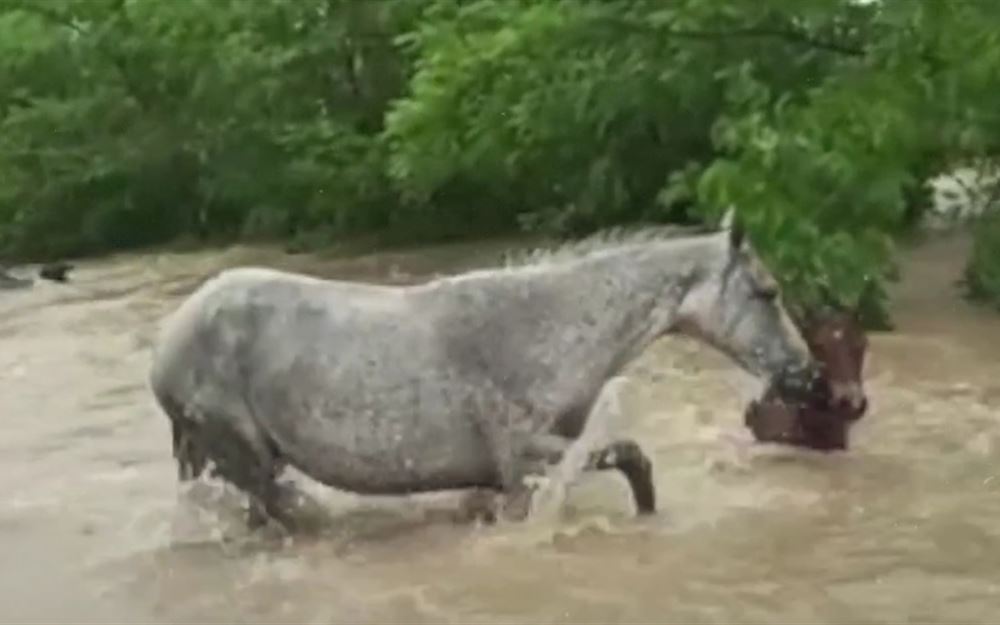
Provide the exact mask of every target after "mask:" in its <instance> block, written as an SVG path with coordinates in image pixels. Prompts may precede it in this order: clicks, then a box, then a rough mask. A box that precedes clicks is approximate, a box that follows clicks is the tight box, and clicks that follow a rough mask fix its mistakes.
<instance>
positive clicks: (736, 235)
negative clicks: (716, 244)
mask: <svg viewBox="0 0 1000 625" xmlns="http://www.w3.org/2000/svg"><path fill="white" fill-rule="evenodd" d="M722 229H723V230H728V231H729V246H730V247H731V248H733V249H734V250H738V249H740V248H741V247H743V242H744V241H745V240H746V230H745V229H744V228H743V224H742V223H740V222H739V220H738V219H736V209H735V208H734V207H733V206H730V207H729V208H728V209H726V214H725V215H723V216H722Z"/></svg>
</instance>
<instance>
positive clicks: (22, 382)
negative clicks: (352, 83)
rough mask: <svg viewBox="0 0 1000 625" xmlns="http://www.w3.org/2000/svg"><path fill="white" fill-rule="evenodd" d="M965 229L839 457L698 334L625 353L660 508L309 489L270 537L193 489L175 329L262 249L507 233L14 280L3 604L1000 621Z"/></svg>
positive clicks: (338, 264)
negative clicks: (176, 429) (478, 504)
mask: <svg viewBox="0 0 1000 625" xmlns="http://www.w3.org/2000/svg"><path fill="white" fill-rule="evenodd" d="M966 246H967V244H966V242H965V241H964V240H963V239H962V238H945V239H938V240H936V241H935V242H933V243H931V244H925V245H922V246H920V247H919V248H917V249H914V250H912V251H909V252H907V253H905V254H904V257H903V268H904V272H905V273H904V281H903V282H902V283H901V284H899V285H897V287H896V288H895V291H894V308H895V310H896V320H897V322H898V328H897V330H896V331H895V332H892V333H884V334H877V335H873V337H872V347H871V352H870V357H869V361H868V370H867V388H868V391H869V395H870V400H871V406H872V407H871V410H870V412H869V414H868V415H867V416H866V417H865V419H863V420H862V421H861V422H860V424H859V425H858V427H857V428H856V429H855V431H854V437H853V447H852V449H851V450H850V451H848V452H847V453H839V454H829V455H823V454H819V453H809V452H803V451H789V450H784V449H776V448H773V447H764V446H757V445H752V444H749V443H748V441H747V436H748V435H747V434H746V432H745V431H744V429H743V428H742V417H741V414H742V409H743V406H744V405H745V402H746V401H747V400H748V399H750V398H751V397H752V396H753V395H754V394H755V393H757V392H759V387H758V385H757V384H756V383H755V382H754V381H753V380H751V379H749V378H748V377H747V376H746V375H744V374H742V373H740V372H739V371H737V370H736V369H735V368H734V367H733V366H732V365H730V364H728V362H727V361H725V360H723V359H722V357H720V356H718V355H716V354H715V353H713V352H710V351H708V350H706V349H703V348H700V347H699V346H697V345H696V344H694V343H693V342H691V341H687V340H681V339H665V340H663V341H661V342H659V343H657V344H656V345H654V346H653V348H651V349H650V350H649V352H647V353H646V354H644V356H643V357H642V358H641V360H640V361H639V362H637V363H635V365H634V366H632V367H631V368H630V369H629V371H628V374H629V379H630V382H629V384H628V387H627V392H626V396H625V398H624V406H625V408H626V412H627V413H628V418H627V420H626V422H625V423H624V424H622V425H623V427H624V428H625V430H626V431H627V432H628V433H630V434H632V435H634V436H635V437H636V438H637V439H638V440H639V441H640V442H641V443H642V444H643V445H644V447H645V449H646V450H647V452H648V453H649V454H650V455H651V456H652V458H653V461H654V463H655V473H656V479H657V484H658V488H659V497H660V504H661V510H662V511H661V512H660V513H659V514H657V515H656V516H654V517H652V518H646V519H642V520H637V519H636V518H635V517H634V516H633V513H632V503H631V500H630V496H629V494H628V491H627V489H626V487H625V485H624V481H623V480H621V479H620V478H619V477H618V476H617V475H610V474H609V475H589V476H587V477H586V478H585V479H584V480H583V481H582V482H581V483H579V484H578V485H577V486H576V487H575V488H574V489H573V490H572V491H571V493H570V495H569V499H568V501H567V502H566V505H565V508H564V511H563V514H562V516H561V518H558V519H555V520H547V521H545V522H538V523H534V524H527V525H522V526H509V525H500V526H493V527H480V526H476V525H471V524H461V523H457V522H455V521H453V520H452V519H451V516H450V511H451V510H453V509H454V507H455V500H456V497H454V496H451V495H436V494H432V495H427V496H421V497H413V498H388V497H386V498H361V497H355V496H351V495H348V494H344V493H338V492H335V491H331V490H329V489H325V488H321V487H317V486H316V485H314V484H309V483H307V482H303V484H304V488H306V489H308V491H309V492H310V493H311V494H313V495H314V496H316V497H317V498H318V499H319V501H320V502H321V504H322V511H323V514H324V517H323V518H324V520H323V523H322V530H321V531H320V532H319V533H318V534H316V535H309V536H303V537H299V538H295V539H294V540H284V541H282V540H277V539H274V538H273V537H271V536H269V535H267V534H266V533H265V534H263V535H262V534H259V533H258V534H250V533H249V532H248V531H247V530H246V529H245V526H244V525H243V522H242V521H243V516H242V510H241V501H240V500H239V499H238V498H236V497H235V496H233V494H232V493H230V492H229V491H227V490H225V489H223V488H221V487H219V486H213V485H211V484H205V485H201V486H196V487H186V488H181V487H179V486H178V484H177V481H176V468H175V465H174V463H173V459H172V458H171V455H170V435H169V430H168V427H167V422H166V420H165V418H164V417H163V416H162V415H161V414H160V413H159V411H158V410H157V408H156V407H155V405H154V403H153V400H152V397H151V395H150V393H149V392H148V390H147V387H146V375H147V369H148V366H149V359H150V349H151V346H152V340H153V337H154V336H155V331H156V328H157V326H158V323H159V322H160V320H161V319H162V318H163V316H164V315H165V314H167V313H168V312H169V311H171V310H172V309H173V308H174V307H175V306H176V305H177V304H178V303H179V301H180V300H181V298H183V297H184V295H185V294H187V293H189V292H190V291H191V290H192V289H194V288H195V287H196V286H197V285H198V284H199V283H200V282H201V281H202V280H203V279H205V278H206V277H207V276H209V275H211V274H212V273H213V272H215V271H217V270H219V269H221V268H223V267H227V266H234V265H244V264H256V265H266V266H273V267H281V268H287V269H293V270H298V271H305V272H309V273H313V274H317V275H322V276H328V277H343V278H352V279H363V280H378V281H382V282H406V281H412V280H416V279H420V278H421V277H425V276H429V275H432V274H434V273H435V272H452V271H459V270H463V269H466V268H470V267H474V266H482V265H488V264H492V263H495V262H497V260H498V258H499V256H500V253H501V251H502V246H500V245H499V244H498V245H483V244H478V245H473V246H461V245H459V246H448V247H438V248H435V249H430V250H418V251H410V252H402V253H394V254H379V255H371V256H364V257H358V258H352V259H346V260H345V259H343V258H341V259H323V258H320V257H317V256H309V255H300V256H289V255H285V254H283V253H281V252H280V251H278V250H272V249H266V248H250V247H242V248H233V249H229V250H226V251H222V252H219V251H216V252H199V253H170V254H141V255H123V256H118V257H114V258H110V259H104V260H100V261H90V262H85V263H82V264H81V265H80V266H79V267H78V269H77V271H76V273H75V274H74V277H75V281H74V282H72V283H70V284H67V285H58V284H52V283H39V284H37V285H36V286H35V287H34V289H32V290H28V291H21V292H2V293H0V493H2V497H0V554H2V557H0V621H2V622H10V623H14V622H17V623H29V622H48V623H52V622H61V623H84V622H129V623H195V622H197V623H234V622H239V623H243V622H247V623H249V622H258V623H387V622H399V623H404V622H405V623H448V622H451V623H557V622H558V623H666V622H676V623H680V622H683V623H819V622H823V623H833V622H836V623H872V622H882V623H889V622H892V623H900V622H919V623H987V622H996V621H997V619H998V618H1000V462H998V461H1000V315H998V314H996V313H991V312H989V311H984V310H979V309H976V308H973V307H971V306H969V305H968V304H966V303H964V302H963V301H962V300H961V299H960V298H959V297H958V292H957V288H956V287H955V285H954V282H955V280H956V279H957V278H958V277H959V276H960V273H961V268H962V263H963V261H964V258H965V254H966V251H967V247H966Z"/></svg>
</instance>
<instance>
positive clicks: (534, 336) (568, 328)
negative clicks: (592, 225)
mask: <svg viewBox="0 0 1000 625" xmlns="http://www.w3.org/2000/svg"><path fill="white" fill-rule="evenodd" d="M699 239H700V238H699ZM702 250H703V246H702V245H700V244H697V243H695V242H691V241H690V240H673V241H668V242H659V243H654V244H650V245H644V246H638V245H636V246H628V247H622V248H619V249H612V250H607V251H604V252H601V253H598V254H593V255H590V256H585V257H581V258H576V259H572V260H568V261H562V262H559V263H554V264H553V265H551V266H527V267H522V268H515V269H512V270H507V271H505V272H501V273H498V274H494V275H485V274H484V275H483V276H482V279H479V280H477V279H475V278H472V277H471V276H470V279H469V280H467V281H465V280H463V282H467V285H468V287H469V288H475V289H482V294H481V297H483V298H485V300H486V301H488V302H490V303H491V304H492V306H491V307H492V308H494V309H495V310H496V312H497V313H499V314H498V317H499V320H498V321H497V323H501V324H507V323H509V324H511V327H507V328H505V329H504V332H505V333H506V334H507V335H509V336H512V337H513V336H518V335H520V333H521V332H524V331H525V330H524V329H523V328H519V327H516V326H517V325H518V324H519V323H521V322H522V320H523V319H524V317H523V316H522V315H520V314H518V313H519V311H515V310H512V311H511V313H512V314H504V311H503V308H504V303H503V302H504V301H505V300H506V301H509V302H510V303H511V305H513V306H517V307H523V306H529V307H530V306H539V307H540V308H539V309H538V310H533V315H532V316H531V318H532V319H534V320H535V322H536V323H537V324H538V326H539V327H538V328H537V329H536V330H535V331H534V332H531V330H528V332H529V333H530V334H529V336H530V338H529V339H528V340H530V341H531V346H530V351H531V353H532V354H533V355H534V360H535V361H536V362H537V364H540V365H542V366H543V367H544V368H546V369H547V370H549V371H553V370H561V371H564V372H565V373H564V375H568V376H570V377H571V378H572V379H574V380H577V381H579V382H586V383H588V384H592V383H595V382H597V381H599V380H600V379H605V378H607V377H610V376H612V375H614V374H615V373H617V372H618V371H619V370H620V369H622V368H623V367H624V366H625V365H627V364H628V363H629V362H630V361H631V360H632V359H633V358H634V357H636V356H637V355H638V354H639V353H641V352H642V351H643V350H644V349H645V348H646V347H647V346H648V345H649V344H650V343H651V342H652V341H653V340H655V339H656V338H657V337H658V336H659V335H660V334H662V333H663V332H664V331H666V329H667V328H668V327H669V326H670V324H671V322H672V315H673V313H674V312H675V310H676V308H677V306H679V304H680V302H681V300H682V299H683V297H684V293H685V291H686V288H687V286H688V283H689V281H688V280H687V278H688V277H689V276H690V275H692V273H694V269H695V267H696V266H697V264H698V261H699V259H700V258H701V257H702V256H704V253H703V251H702ZM460 288H461V287H460Z"/></svg>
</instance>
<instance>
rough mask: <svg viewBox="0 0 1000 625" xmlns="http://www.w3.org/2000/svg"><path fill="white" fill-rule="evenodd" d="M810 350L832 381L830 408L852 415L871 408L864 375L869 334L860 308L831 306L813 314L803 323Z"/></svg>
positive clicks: (830, 385) (828, 380)
mask: <svg viewBox="0 0 1000 625" xmlns="http://www.w3.org/2000/svg"><path fill="white" fill-rule="evenodd" d="M802 326H803V335H804V337H805V339H806V343H808V345H809V350H810V351H811V352H812V354H813V356H814V357H815V358H816V360H818V361H819V363H820V365H821V367H822V369H823V377H824V378H825V379H826V382H827V383H828V384H829V389H830V398H829V399H830V407H831V408H833V409H834V410H837V411H839V412H841V413H843V414H845V415H847V416H849V417H851V418H855V419H856V418H859V417H861V416H862V415H863V414H864V413H865V411H866V410H867V409H868V398H867V397H866V396H865V390H864V383H863V376H864V365H865V355H866V354H867V351H868V336H867V335H866V334H865V331H864V327H863V326H862V324H861V319H860V316H859V314H858V311H857V310H856V309H855V310H852V311H847V310H843V309H828V310H826V311H823V312H822V313H820V314H809V315H807V316H806V317H805V319H804V320H803V322H802Z"/></svg>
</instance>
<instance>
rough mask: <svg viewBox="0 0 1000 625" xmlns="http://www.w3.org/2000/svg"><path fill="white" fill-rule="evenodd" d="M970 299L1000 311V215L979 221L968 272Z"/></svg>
mask: <svg viewBox="0 0 1000 625" xmlns="http://www.w3.org/2000/svg"><path fill="white" fill-rule="evenodd" d="M965 282H966V285H967V289H968V293H969V295H970V296H971V297H972V298H973V299H975V300H977V301H981V302H983V303H986V304H988V305H990V306H992V307H994V308H996V309H997V310H1000V211H997V210H993V211H992V212H991V213H989V214H987V215H986V216H984V217H983V218H982V219H980V221H979V223H977V224H976V226H975V230H974V238H973V244H972V254H971V257H970V258H969V262H968V265H967V266H966V270H965Z"/></svg>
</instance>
